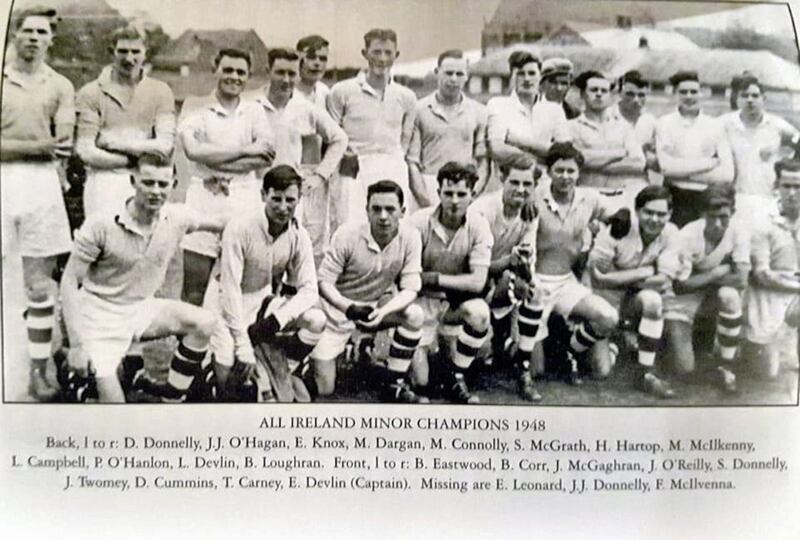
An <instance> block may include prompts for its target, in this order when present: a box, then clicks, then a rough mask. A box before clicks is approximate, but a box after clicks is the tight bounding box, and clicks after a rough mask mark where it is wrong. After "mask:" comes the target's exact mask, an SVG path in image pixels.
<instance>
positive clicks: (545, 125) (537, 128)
mask: <svg viewBox="0 0 800 540" xmlns="http://www.w3.org/2000/svg"><path fill="white" fill-rule="evenodd" d="M486 112H487V115H488V120H487V134H486V138H487V140H488V143H489V150H490V152H491V154H492V156H493V158H495V159H497V158H498V157H502V156H504V154H506V153H512V154H513V153H519V152H521V151H520V150H519V149H517V148H516V147H514V146H510V145H508V144H506V143H505V140H506V137H507V136H508V133H509V132H517V133H521V134H524V135H527V136H529V137H531V138H532V139H533V140H534V141H537V142H539V143H540V144H542V145H544V146H545V147H548V146H549V145H550V144H551V143H552V142H553V141H554V140H555V139H556V136H557V134H558V133H559V129H560V127H561V125H562V124H564V123H565V122H566V121H567V117H566V115H565V114H564V109H563V107H561V104H560V103H554V102H552V101H548V100H546V99H543V98H542V97H541V96H539V97H538V98H537V100H536V102H535V103H534V104H533V106H532V107H528V106H527V105H525V104H523V103H522V102H521V101H520V100H519V97H517V94H516V92H512V93H511V95H509V96H498V97H494V98H492V99H490V100H489V102H488V103H487V104H486Z"/></svg>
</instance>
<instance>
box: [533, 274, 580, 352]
mask: <svg viewBox="0 0 800 540" xmlns="http://www.w3.org/2000/svg"><path fill="white" fill-rule="evenodd" d="M533 282H534V285H535V287H536V288H535V289H534V299H535V302H536V304H538V305H540V306H541V307H542V319H541V322H540V323H539V331H538V332H537V334H536V341H542V340H543V339H545V338H546V337H547V336H548V335H549V334H548V332H547V321H548V320H549V319H550V314H551V313H552V312H553V311H555V312H556V313H558V314H559V315H561V316H562V317H564V319H567V318H568V317H569V316H570V314H571V313H572V310H573V309H575V306H576V305H578V303H579V302H580V301H581V300H583V299H584V298H586V297H587V296H591V294H592V291H591V289H589V288H588V287H586V286H585V285H582V284H581V283H580V282H579V281H578V278H576V277H575V274H573V273H572V272H570V273H569V274H562V275H559V276H552V275H548V274H534V276H533Z"/></svg>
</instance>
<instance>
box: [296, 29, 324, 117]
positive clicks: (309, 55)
mask: <svg viewBox="0 0 800 540" xmlns="http://www.w3.org/2000/svg"><path fill="white" fill-rule="evenodd" d="M297 52H298V53H299V54H300V79H299V80H298V81H297V95H298V96H300V97H304V98H306V99H307V100H308V101H310V102H311V103H313V104H314V105H316V106H317V107H319V108H320V109H323V110H325V107H326V102H327V99H328V94H330V93H331V90H330V88H328V86H327V85H326V84H325V83H323V82H322V78H323V77H324V76H325V71H326V70H327V68H328V55H329V54H330V49H329V43H328V40H327V39H325V38H324V37H322V36H318V35H316V34H315V35H311V36H306V37H303V38H300V40H299V41H298V42H297Z"/></svg>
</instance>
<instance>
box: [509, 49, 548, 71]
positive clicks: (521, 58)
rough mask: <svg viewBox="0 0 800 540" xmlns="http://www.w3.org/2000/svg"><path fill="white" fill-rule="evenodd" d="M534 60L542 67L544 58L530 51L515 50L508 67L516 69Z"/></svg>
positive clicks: (512, 69)
mask: <svg viewBox="0 0 800 540" xmlns="http://www.w3.org/2000/svg"><path fill="white" fill-rule="evenodd" d="M531 62H533V63H534V64H536V65H537V66H539V69H542V59H541V58H539V57H538V56H536V55H534V54H533V53H530V52H528V51H514V52H512V53H511V55H510V56H509V57H508V69H510V70H511V71H514V70H515V69H519V68H521V67H524V66H525V65H527V64H530V63H531Z"/></svg>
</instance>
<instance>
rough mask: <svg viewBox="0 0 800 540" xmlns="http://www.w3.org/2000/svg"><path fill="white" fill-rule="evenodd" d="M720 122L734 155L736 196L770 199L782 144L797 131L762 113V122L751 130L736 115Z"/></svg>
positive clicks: (725, 116)
mask: <svg viewBox="0 0 800 540" xmlns="http://www.w3.org/2000/svg"><path fill="white" fill-rule="evenodd" d="M719 120H720V122H721V123H722V125H723V127H724V129H725V132H726V133H727V135H728V140H729V141H730V144H731V150H732V151H733V162H734V166H735V171H736V172H735V176H734V186H735V187H736V192H737V193H744V194H747V195H762V196H765V197H771V196H772V188H773V186H774V184H775V163H776V162H777V161H778V160H779V159H780V158H781V155H780V149H781V140H782V138H783V137H788V138H791V137H793V136H795V135H797V134H798V131H797V129H796V128H795V127H794V126H792V125H791V124H790V123H789V122H787V121H786V120H784V119H783V118H780V117H778V116H775V115H774V114H770V113H764V117H763V118H762V119H761V122H760V123H759V124H758V125H757V126H753V127H748V126H745V125H744V122H742V119H741V116H740V113H739V112H738V111H733V112H730V113H728V114H724V115H722V116H721V117H720V118H719Z"/></svg>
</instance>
